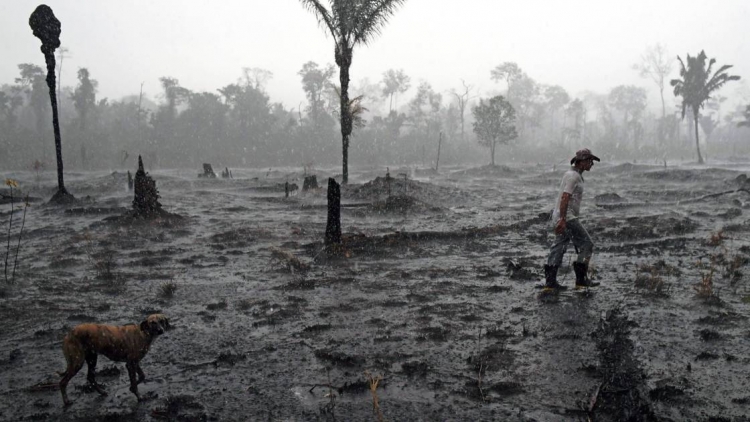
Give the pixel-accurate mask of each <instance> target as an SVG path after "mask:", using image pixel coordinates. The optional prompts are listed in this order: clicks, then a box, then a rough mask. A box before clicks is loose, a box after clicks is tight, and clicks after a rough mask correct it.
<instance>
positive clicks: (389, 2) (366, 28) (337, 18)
mask: <svg viewBox="0 0 750 422" xmlns="http://www.w3.org/2000/svg"><path fill="white" fill-rule="evenodd" d="M300 1H301V2H302V5H303V6H305V7H306V8H308V9H310V11H312V12H313V13H314V14H315V16H316V17H317V18H318V23H320V25H321V26H322V27H323V29H324V30H328V32H330V34H331V36H332V37H333V40H334V42H335V43H336V45H335V49H334V56H335V59H336V64H337V65H338V67H339V82H340V84H341V95H340V101H341V144H342V152H343V174H342V180H341V181H342V184H346V183H347V181H348V179H349V169H348V160H349V136H350V135H351V133H352V114H351V104H352V102H351V101H350V100H349V67H350V66H351V65H352V55H353V52H354V46H356V45H359V44H367V43H369V42H370V41H372V39H373V37H374V36H375V35H378V34H379V33H380V30H381V29H382V28H383V26H385V24H386V23H387V21H388V18H389V17H391V16H393V14H394V13H395V11H396V8H398V6H400V5H401V4H403V3H404V2H405V1H406V0H329V3H330V8H326V7H325V6H324V5H323V4H322V1H321V0H300Z"/></svg>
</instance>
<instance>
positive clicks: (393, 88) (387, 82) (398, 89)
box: [383, 69, 411, 113]
mask: <svg viewBox="0 0 750 422" xmlns="http://www.w3.org/2000/svg"><path fill="white" fill-rule="evenodd" d="M410 87H411V78H409V76H407V75H406V73H404V70H403V69H399V70H393V69H388V70H387V71H386V72H385V73H383V97H384V98H386V99H388V112H389V113H390V112H391V110H393V96H394V95H396V94H403V93H404V92H406V91H408V90H409V88H410Z"/></svg>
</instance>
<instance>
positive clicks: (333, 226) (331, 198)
mask: <svg viewBox="0 0 750 422" xmlns="http://www.w3.org/2000/svg"><path fill="white" fill-rule="evenodd" d="M325 244H326V246H328V245H332V244H336V245H338V244H341V186H339V184H338V183H336V180H334V179H333V178H332V177H330V178H328V222H327V223H326V237H325Z"/></svg>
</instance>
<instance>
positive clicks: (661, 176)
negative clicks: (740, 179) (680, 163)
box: [638, 168, 737, 182]
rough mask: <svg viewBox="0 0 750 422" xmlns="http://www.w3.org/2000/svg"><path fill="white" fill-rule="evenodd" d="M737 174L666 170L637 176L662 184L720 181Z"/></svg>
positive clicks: (729, 172)
mask: <svg viewBox="0 0 750 422" xmlns="http://www.w3.org/2000/svg"><path fill="white" fill-rule="evenodd" d="M736 174H737V172H736V171H734V170H725V169H717V168H707V169H667V170H657V171H648V172H644V173H641V174H639V175H638V176H639V177H644V178H647V179H654V180H658V181H663V182H692V181H707V180H722V179H726V178H729V177H736Z"/></svg>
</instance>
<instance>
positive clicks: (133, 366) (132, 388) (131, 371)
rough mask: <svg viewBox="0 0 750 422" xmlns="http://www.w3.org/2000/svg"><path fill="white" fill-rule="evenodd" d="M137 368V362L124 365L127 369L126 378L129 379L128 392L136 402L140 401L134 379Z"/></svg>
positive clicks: (136, 381)
mask: <svg viewBox="0 0 750 422" xmlns="http://www.w3.org/2000/svg"><path fill="white" fill-rule="evenodd" d="M137 366H138V362H135V361H128V362H127V363H126V364H125V367H126V368H128V376H129V377H130V391H131V392H132V393H133V394H135V397H136V398H138V401H141V395H140V394H138V380H137V379H136V378H135V373H136V368H137Z"/></svg>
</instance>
